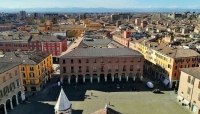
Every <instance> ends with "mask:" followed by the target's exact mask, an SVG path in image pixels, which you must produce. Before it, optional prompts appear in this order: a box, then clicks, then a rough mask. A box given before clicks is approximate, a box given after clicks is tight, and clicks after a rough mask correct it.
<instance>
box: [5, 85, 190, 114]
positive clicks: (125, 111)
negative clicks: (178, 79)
mask: <svg viewBox="0 0 200 114" xmlns="http://www.w3.org/2000/svg"><path fill="white" fill-rule="evenodd" d="M116 84H119V85H120V86H121V87H122V86H123V85H124V88H120V89H117V88H116ZM154 85H155V88H158V89H160V90H161V91H163V94H154V93H152V92H151V90H150V89H148V88H147V87H146V86H145V82H143V83H130V82H129V83H127V82H124V83H103V82H102V83H92V84H91V83H86V84H81V85H78V84H70V85H68V84H67V85H63V86H62V87H63V89H64V91H65V93H66V95H67V97H68V99H69V101H70V102H71V103H72V108H73V112H72V113H73V114H91V113H92V112H95V111H96V110H99V109H101V108H104V107H105V105H106V104H108V103H109V102H110V105H108V106H109V107H110V108H112V109H114V110H116V111H118V112H120V113H122V114H189V113H190V112H189V111H188V110H187V109H185V108H184V107H182V106H181V105H180V104H178V103H177V102H176V101H175V100H176V99H175V95H174V93H173V91H170V90H168V89H166V87H163V86H161V85H156V84H154ZM75 86H77V87H78V88H79V89H78V90H75ZM110 86H111V88H110ZM130 86H134V87H136V91H130ZM60 88H61V87H58V86H57V85H55V87H54V88H52V87H49V88H48V87H46V88H45V89H43V90H42V91H41V92H38V93H37V95H35V96H30V97H29V98H28V101H25V102H23V103H21V104H20V105H18V106H17V107H14V109H13V110H12V111H10V112H9V114H54V105H55V103H56V99H57V97H58V96H59V92H60ZM49 91H50V94H48V93H49ZM91 93H92V94H93V95H91Z"/></svg>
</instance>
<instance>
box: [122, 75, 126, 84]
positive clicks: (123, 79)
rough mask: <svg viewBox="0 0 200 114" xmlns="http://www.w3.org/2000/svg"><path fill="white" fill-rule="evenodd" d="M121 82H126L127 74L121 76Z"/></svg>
mask: <svg viewBox="0 0 200 114" xmlns="http://www.w3.org/2000/svg"><path fill="white" fill-rule="evenodd" d="M121 81H123V82H125V81H126V74H125V73H122V74H121Z"/></svg>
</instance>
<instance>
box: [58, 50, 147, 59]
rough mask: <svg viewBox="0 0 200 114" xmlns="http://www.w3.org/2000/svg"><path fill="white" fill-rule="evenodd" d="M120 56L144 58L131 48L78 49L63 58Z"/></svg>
mask: <svg viewBox="0 0 200 114" xmlns="http://www.w3.org/2000/svg"><path fill="white" fill-rule="evenodd" d="M119 56H122V57H124V56H143V55H142V54H140V53H139V52H137V51H133V50H131V49H129V48H76V49H74V50H73V51H71V52H69V53H67V54H65V55H63V56H61V58H68V57H69V58H71V57H119Z"/></svg>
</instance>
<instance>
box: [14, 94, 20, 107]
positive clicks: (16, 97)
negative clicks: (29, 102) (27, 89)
mask: <svg viewBox="0 0 200 114" xmlns="http://www.w3.org/2000/svg"><path fill="white" fill-rule="evenodd" d="M15 96H16V103H17V105H19V102H18V98H17V95H15Z"/></svg>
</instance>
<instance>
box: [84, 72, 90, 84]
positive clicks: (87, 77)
mask: <svg viewBox="0 0 200 114" xmlns="http://www.w3.org/2000/svg"><path fill="white" fill-rule="evenodd" d="M85 82H90V74H86V75H85Z"/></svg>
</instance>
